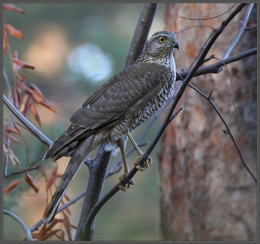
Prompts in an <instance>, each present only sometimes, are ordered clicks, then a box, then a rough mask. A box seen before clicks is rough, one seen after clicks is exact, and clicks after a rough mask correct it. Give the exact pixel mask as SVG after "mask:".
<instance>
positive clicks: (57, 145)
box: [44, 31, 179, 222]
mask: <svg viewBox="0 0 260 244" xmlns="http://www.w3.org/2000/svg"><path fill="white" fill-rule="evenodd" d="M175 48H177V49H179V44H178V41H177V37H176V35H175V34H174V33H172V32H168V31H160V32H156V33H155V34H153V35H152V37H151V38H150V40H148V41H147V42H146V44H145V46H144V49H143V51H142V53H141V54H140V56H139V57H138V58H137V60H136V61H135V62H134V63H133V64H132V65H131V66H130V67H129V68H127V69H125V70H123V71H122V72H120V73H118V74H116V75H115V76H114V77H112V78H111V79H110V80H109V81H107V82H106V83H105V84H104V85H102V86H101V87H99V88H98V89H97V90H96V91H95V92H94V93H93V94H92V95H91V96H90V97H89V98H88V99H87V100H86V102H85V103H84V104H83V105H81V106H80V107H79V108H78V109H77V110H76V111H75V112H74V113H73V114H72V116H71V118H70V122H71V125H70V126H69V128H68V129H67V130H66V131H65V132H64V133H63V134H62V135H61V136H60V137H59V138H58V139H56V140H55V141H54V142H53V144H52V145H51V146H50V148H49V149H48V151H47V152H46V153H45V155H44V159H48V158H52V159H54V161H56V160H57V159H59V158H60V157H63V156H69V157H71V159H70V161H69V164H68V166H67V168H66V170H65V173H64V174H63V176H62V179H61V181H60V183H59V185H58V187H57V190H56V192H55V193H54V195H53V197H52V199H51V202H50V204H49V208H48V211H47V215H46V222H50V221H52V219H53V218H54V216H55V213H56V211H57V209H58V206H59V204H60V201H61V199H62V197H63V195H64V193H65V191H66V189H67V187H68V185H69V183H70V181H71V179H72V178H73V177H74V176H75V175H76V173H77V171H78V169H79V168H80V166H81V165H82V164H83V163H84V161H85V160H86V159H87V156H88V154H89V153H90V152H91V151H93V150H94V149H95V148H96V147H97V146H99V145H101V144H105V145H106V146H105V150H106V151H113V150H116V149H118V148H119V149H120V151H121V154H122V159H123V165H124V175H126V174H127V173H128V165H127V162H126V155H125V150H124V149H125V144H126V141H127V138H128V139H129V140H130V142H131V143H132V144H133V146H134V148H135V149H136V151H137V154H138V156H141V155H142V151H141V150H140V148H139V147H138V146H137V144H136V143H135V141H134V139H133V137H132V136H131V134H130V132H131V131H132V130H133V129H135V128H136V127H137V126H139V125H140V124H141V123H143V122H144V121H145V120H146V119H148V118H149V117H150V116H152V115H153V114H154V113H155V112H156V111H157V110H158V109H159V108H160V107H162V106H163V105H164V103H165V102H166V100H167V99H168V97H169V96H170V95H171V92H172V90H173V87H174V84H175V80H176V66H175V61H174V57H173V52H174V49H175ZM136 167H137V169H140V170H141V169H142V168H140V166H139V167H138V166H136Z"/></svg>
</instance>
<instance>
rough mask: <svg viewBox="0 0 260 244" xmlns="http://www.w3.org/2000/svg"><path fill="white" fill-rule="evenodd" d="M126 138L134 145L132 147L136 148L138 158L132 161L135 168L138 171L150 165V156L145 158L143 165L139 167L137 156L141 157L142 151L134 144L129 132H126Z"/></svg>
mask: <svg viewBox="0 0 260 244" xmlns="http://www.w3.org/2000/svg"><path fill="white" fill-rule="evenodd" d="M127 136H128V139H129V141H130V142H131V143H132V145H133V146H134V149H135V150H136V152H137V154H138V159H137V160H136V161H135V162H134V165H136V169H138V170H140V171H144V170H145V169H146V168H147V167H149V166H150V164H151V163H152V159H151V158H150V157H148V158H147V160H146V161H145V162H144V167H141V166H140V165H139V163H138V160H139V158H141V157H142V156H143V154H144V153H143V152H142V150H141V149H140V147H138V145H137V144H136V142H135V140H134V138H133V137H132V135H131V134H130V132H128V133H127Z"/></svg>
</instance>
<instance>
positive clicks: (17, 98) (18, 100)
mask: <svg viewBox="0 0 260 244" xmlns="http://www.w3.org/2000/svg"><path fill="white" fill-rule="evenodd" d="M13 98H14V106H15V107H17V108H18V107H19V106H20V105H21V97H20V92H19V91H18V89H17V88H15V89H14V96H13Z"/></svg>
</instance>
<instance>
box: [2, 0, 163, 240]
mask: <svg viewBox="0 0 260 244" xmlns="http://www.w3.org/2000/svg"><path fill="white" fill-rule="evenodd" d="M16 6H17V7H19V8H21V9H23V10H24V11H25V12H26V14H25V15H21V14H17V13H14V12H9V11H4V18H5V23H8V24H11V25H12V26H14V27H15V28H16V29H18V30H21V31H22V32H23V34H24V35H25V38H24V40H18V39H15V38H11V42H12V45H13V47H14V48H15V49H16V50H17V51H18V55H19V59H20V60H23V61H25V62H28V63H30V64H32V65H34V66H35V70H34V71H31V70H26V75H27V77H28V81H29V82H30V83H34V84H36V85H37V86H38V87H39V88H40V90H41V91H42V93H43V94H44V96H45V97H46V98H47V100H48V101H49V102H50V104H51V105H52V106H53V107H54V108H55V109H56V113H53V112H51V111H49V110H48V109H46V108H44V107H42V106H37V109H38V112H39V114H40V117H41V122H42V126H41V127H39V126H38V124H37V123H35V120H34V119H33V117H32V116H31V114H30V112H28V116H27V117H28V118H29V120H30V121H31V122H32V123H33V124H35V125H36V126H37V127H38V128H39V129H40V130H41V131H42V132H43V133H45V135H46V136H48V137H49V138H50V139H51V140H54V139H55V138H56V137H58V136H59V135H60V134H61V133H62V132H63V131H64V130H65V129H66V128H67V126H68V125H69V117H70V116H71V114H72V113H73V112H74V110H75V109H76V108H77V107H78V106H79V105H81V104H82V103H83V102H84V101H85V100H86V99H87V98H88V97H89V95H90V94H91V93H92V92H93V91H94V90H95V89H96V88H97V87H99V86H100V85H102V84H103V83H104V82H105V81H107V80H108V79H109V78H110V77H112V76H113V75H114V74H116V73H117V72H119V71H121V70H122V69H123V67H124V63H125V59H126V55H127V53H128V48H129V46H130V43H131V39H132V36H133V33H134V30H135V26H136V23H137V20H138V18H139V15H140V12H141V9H142V4H16ZM164 8H165V6H164V4H162V5H160V6H159V8H158V10H157V14H156V16H155V19H154V22H153V25H152V29H151V31H150V34H149V37H150V36H151V35H152V34H153V33H154V32H156V31H159V30H163V29H164ZM4 66H5V70H6V73H7V75H8V77H9V79H10V82H11V84H12V82H13V80H12V77H13V74H12V69H11V65H10V60H9V56H8V53H6V54H5V56H4ZM8 115H9V112H8V110H7V109H6V108H5V107H4V118H8ZM148 122H149V121H148ZM158 126H159V121H157V122H156V123H155V124H154V125H153V127H152V128H151V130H150V132H149V133H148V134H147V135H146V137H145V139H144V141H146V142H149V141H151V140H152V138H153V136H154V135H155V133H156V132H157V128H158ZM144 128H145V125H143V126H141V127H139V128H138V129H136V130H135V131H134V132H133V136H134V138H136V139H137V138H138V136H139V135H140V134H141V133H142V131H143V130H144ZM22 135H23V137H24V140H25V141H26V145H24V144H23V143H22V142H21V143H20V144H17V145H13V147H12V148H14V152H15V154H16V155H17V157H18V158H19V160H20V162H21V166H19V168H16V169H13V168H12V167H9V168H8V170H9V171H8V173H9V172H12V171H14V170H17V169H22V168H24V167H26V164H28V163H31V162H33V161H35V160H37V159H39V158H40V157H41V156H42V155H43V153H44V152H45V151H46V149H47V148H46V147H45V146H44V145H42V144H41V143H40V142H39V141H38V140H37V139H35V138H34V137H33V136H31V135H30V133H28V132H26V131H23V134H22ZM127 148H128V147H127ZM27 150H28V152H27ZM159 152H160V145H158V146H157V148H156V150H154V152H153V154H152V158H153V165H152V166H151V167H150V168H149V169H148V170H146V171H145V172H143V173H141V172H140V173H138V174H137V175H136V176H135V182H136V184H135V185H134V186H133V187H131V188H130V189H129V190H128V191H127V192H119V193H118V194H116V196H115V197H113V198H112V200H110V201H109V202H108V203H107V204H106V205H105V206H104V207H103V209H102V210H101V211H100V213H99V214H98V217H97V220H96V227H95V233H94V240H158V239H159V238H160V237H159V211H160V210H159V169H158V153H159ZM119 159H120V157H119V156H116V157H113V158H112V160H111V162H110V165H109V167H112V166H113V164H114V163H115V162H116V161H117V160H119ZM135 159H136V155H132V156H131V157H129V159H128V161H129V162H132V161H134V160H135ZM67 162H68V159H67V158H62V159H60V160H59V161H58V162H57V164H58V165H59V173H62V172H63V171H64V170H65V168H66V165H67ZM55 165H56V163H52V162H46V163H45V165H44V168H45V170H46V172H47V173H48V174H50V173H51V170H52V168H53V167H54V166H55ZM121 174H122V172H120V173H118V174H116V175H114V176H112V177H110V178H108V179H107V180H106V182H105V186H104V190H103V192H104V193H106V192H107V191H108V190H109V189H110V188H111V187H112V186H113V185H114V184H115V183H117V182H118V177H119V176H120V175H121ZM31 175H32V176H33V177H34V179H35V181H36V183H37V184H38V186H39V188H40V191H39V193H37V194H36V193H34V191H33V190H32V189H31V188H30V187H29V186H27V185H26V183H24V181H23V180H22V183H21V184H19V186H18V187H17V188H16V189H15V190H13V191H12V192H10V193H9V194H7V195H6V196H5V197H4V207H5V209H9V210H12V211H14V212H15V213H16V214H17V215H18V216H20V217H21V218H22V219H23V220H24V221H25V223H26V224H27V225H28V226H32V225H33V224H35V223H36V222H37V221H38V220H39V219H40V218H41V217H42V216H43V210H44V207H45V206H46V191H45V183H44V179H43V177H42V175H41V174H40V173H38V172H32V173H31ZM22 177H23V176H20V178H21V179H22ZM87 177H88V170H87V168H86V167H84V166H83V167H82V169H81V170H80V172H79V174H78V175H77V177H75V178H74V180H73V182H72V183H71V185H70V187H69V189H68V191H67V193H68V196H69V197H70V198H71V199H72V198H73V197H75V196H77V195H78V194H79V193H80V192H82V191H83V190H84V189H85V188H86V185H87V181H88V180H87ZM14 178H16V179H17V178H18V177H10V179H9V178H8V180H7V182H6V185H8V183H10V182H11V181H12V180H14ZM81 206H82V199H81V200H80V201H78V202H77V203H76V204H74V205H73V206H72V207H70V210H71V216H72V218H71V223H72V224H74V225H77V223H78V219H79V215H80V212H81ZM23 237H24V233H23V231H22V229H21V227H20V226H19V225H18V224H17V222H15V221H14V220H13V219H12V218H10V217H9V216H4V239H5V240H21V239H22V238H23Z"/></svg>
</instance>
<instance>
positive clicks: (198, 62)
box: [86, 4, 246, 228]
mask: <svg viewBox="0 0 260 244" xmlns="http://www.w3.org/2000/svg"><path fill="white" fill-rule="evenodd" d="M245 5H246V4H240V5H239V6H238V7H237V8H236V9H235V10H234V11H233V12H232V13H231V14H230V15H229V16H228V17H227V19H226V20H225V21H223V22H222V24H221V26H220V27H219V28H218V29H216V30H215V31H214V32H213V34H212V35H211V36H210V39H208V40H207V44H206V45H205V46H204V49H203V50H202V52H201V53H200V55H199V56H198V58H197V59H196V62H195V63H194V66H193V68H192V69H191V71H190V72H189V73H188V75H187V76H186V78H185V80H184V82H183V83H182V85H181V86H180V89H179V92H178V93H177V94H176V97H175V99H174V101H173V103H172V105H171V107H170V109H169V112H168V114H167V116H166V119H165V121H164V123H163V125H162V127H161V128H160V131H159V132H158V134H157V136H156V137H155V139H154V140H153V142H152V143H151V144H150V146H149V148H148V149H147V150H146V152H145V153H144V155H143V156H142V157H141V158H140V159H139V161H138V162H139V165H140V166H143V164H144V162H145V161H146V160H147V158H148V156H149V154H150V153H151V151H152V150H153V147H154V146H155V144H156V143H157V142H158V141H159V138H160V137H161V136H162V133H163V132H164V130H165V128H166V127H167V125H168V123H169V121H171V119H173V115H172V114H173V111H174V109H175V108H176V106H177V103H178V102H179V100H180V98H181V97H182V94H183V93H184V90H185V88H186V87H187V85H188V84H189V81H190V80H191V78H192V77H193V75H194V74H195V72H196V71H197V70H198V68H199V67H200V65H202V64H203V60H204V59H205V57H206V55H207V53H208V51H209V49H210V48H211V46H212V45H213V44H214V42H215V41H216V39H217V38H218V36H219V35H220V34H221V33H222V32H223V30H224V29H225V27H226V26H227V25H228V24H229V22H230V21H231V20H232V19H233V18H234V17H235V16H236V15H237V14H238V13H239V12H240V11H241V10H242V9H243V7H244V6H245ZM178 112H180V110H179V111H178ZM137 171H138V170H137V169H136V167H134V168H132V170H131V171H130V172H129V173H128V174H127V176H126V177H125V181H124V182H119V183H118V184H116V185H115V186H114V187H113V188H112V189H111V190H110V191H109V192H108V193H107V194H106V195H105V196H104V197H103V198H102V199H101V200H100V201H99V202H98V203H96V204H95V206H94V207H93V209H92V210H91V212H90V214H89V215H88V218H87V220H86V223H87V226H88V228H90V226H91V225H92V221H93V219H94V218H95V216H96V214H97V213H98V211H99V210H100V209H101V208H102V206H103V205H104V204H105V203H106V202H107V201H108V200H109V199H110V198H111V197H113V196H114V195H115V194H116V193H117V192H118V191H119V186H120V185H123V186H126V185H127V184H129V182H131V179H132V177H133V176H134V175H135V174H136V172H137Z"/></svg>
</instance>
